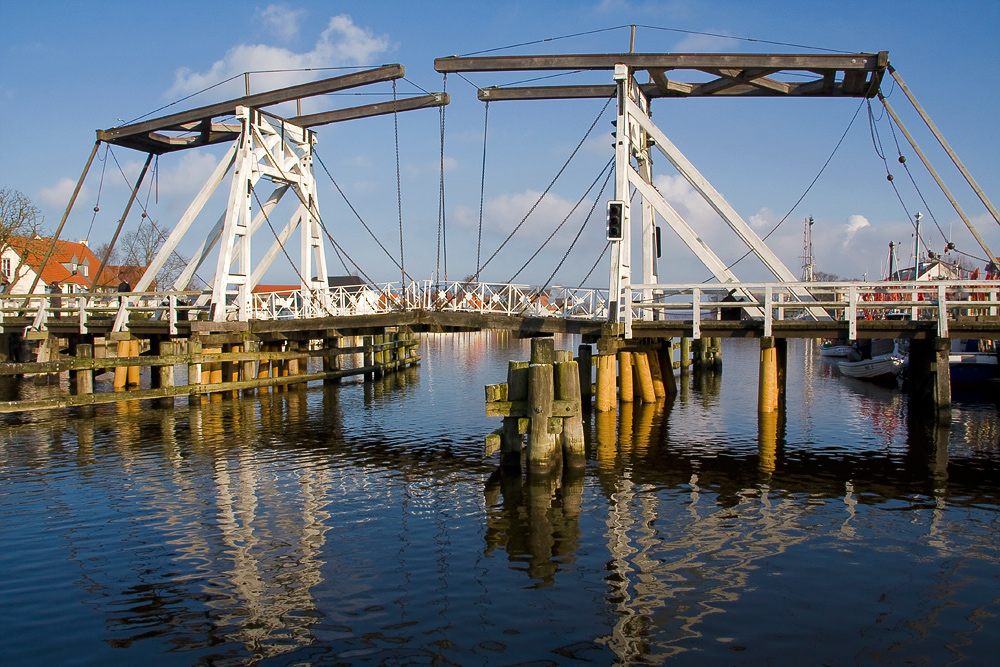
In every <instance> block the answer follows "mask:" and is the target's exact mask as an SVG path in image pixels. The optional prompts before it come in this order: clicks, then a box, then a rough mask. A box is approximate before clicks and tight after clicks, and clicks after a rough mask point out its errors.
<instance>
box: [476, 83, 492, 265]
mask: <svg viewBox="0 0 1000 667" xmlns="http://www.w3.org/2000/svg"><path fill="white" fill-rule="evenodd" d="M489 127H490V101H489V100H486V110H485V111H484V113H483V169H482V177H481V178H480V181H479V236H478V238H477V239H476V282H479V272H480V270H481V269H482V265H481V264H480V263H479V262H480V252H481V251H482V248H483V205H484V203H485V201H486V137H487V136H488V135H487V130H489Z"/></svg>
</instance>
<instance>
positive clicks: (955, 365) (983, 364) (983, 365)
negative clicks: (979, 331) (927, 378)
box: [948, 339, 1000, 384]
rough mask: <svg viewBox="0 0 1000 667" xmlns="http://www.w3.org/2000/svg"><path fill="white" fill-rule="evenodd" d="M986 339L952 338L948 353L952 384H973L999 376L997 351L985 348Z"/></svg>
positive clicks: (999, 368) (999, 367)
mask: <svg viewBox="0 0 1000 667" xmlns="http://www.w3.org/2000/svg"><path fill="white" fill-rule="evenodd" d="M987 343H988V342H987V341H979V340H957V339H956V340H954V341H952V346H951V351H950V352H949V353H948V370H949V375H950V376H951V382H952V384H975V383H980V382H989V381H990V380H995V379H997V378H1000V364H998V363H997V351H996V350H995V349H993V350H990V349H986V345H987Z"/></svg>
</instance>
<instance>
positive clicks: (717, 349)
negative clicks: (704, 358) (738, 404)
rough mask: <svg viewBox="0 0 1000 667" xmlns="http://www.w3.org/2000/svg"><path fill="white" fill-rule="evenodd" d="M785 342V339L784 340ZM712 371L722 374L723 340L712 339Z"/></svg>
mask: <svg viewBox="0 0 1000 667" xmlns="http://www.w3.org/2000/svg"><path fill="white" fill-rule="evenodd" d="M782 340H784V339H782ZM711 361H712V370H713V371H714V372H716V373H721V372H722V339H721V338H713V339H712V360H711Z"/></svg>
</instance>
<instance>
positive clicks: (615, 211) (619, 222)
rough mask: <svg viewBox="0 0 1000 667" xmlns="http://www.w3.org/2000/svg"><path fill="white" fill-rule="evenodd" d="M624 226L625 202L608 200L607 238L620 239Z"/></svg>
mask: <svg viewBox="0 0 1000 667" xmlns="http://www.w3.org/2000/svg"><path fill="white" fill-rule="evenodd" d="M624 226H625V202H623V201H609V202H608V240H609V241H621V240H622V231H623V228H624Z"/></svg>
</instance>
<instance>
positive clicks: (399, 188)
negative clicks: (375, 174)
mask: <svg viewBox="0 0 1000 667" xmlns="http://www.w3.org/2000/svg"><path fill="white" fill-rule="evenodd" d="M392 101H393V103H395V102H396V80H395V79H393V80H392ZM392 127H393V130H394V131H395V134H396V206H397V208H398V209H399V283H400V284H401V285H403V284H405V283H406V269H405V268H404V267H405V266H406V263H405V262H404V261H403V182H402V180H401V179H400V174H399V112H398V111H396V109H395V107H393V111H392Z"/></svg>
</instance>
